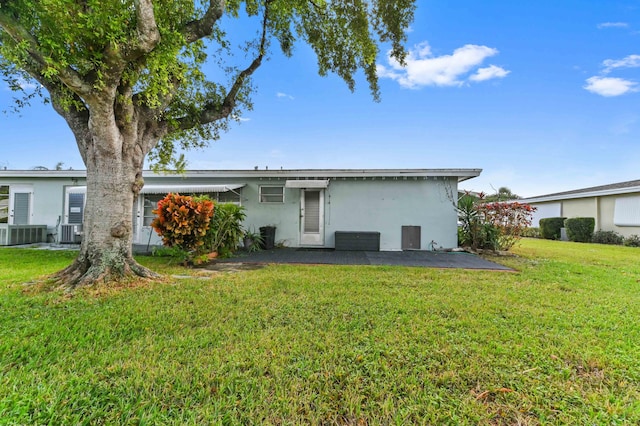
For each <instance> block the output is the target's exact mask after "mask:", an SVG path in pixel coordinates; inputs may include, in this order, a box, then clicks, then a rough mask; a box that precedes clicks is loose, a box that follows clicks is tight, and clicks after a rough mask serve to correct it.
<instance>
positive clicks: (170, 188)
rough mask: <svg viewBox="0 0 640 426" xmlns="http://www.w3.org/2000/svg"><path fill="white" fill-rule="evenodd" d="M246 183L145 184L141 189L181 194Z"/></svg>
mask: <svg viewBox="0 0 640 426" xmlns="http://www.w3.org/2000/svg"><path fill="white" fill-rule="evenodd" d="M243 186H244V183H225V184H220V185H145V186H143V187H142V189H141V190H140V193H141V194H168V193H170V192H177V193H180V194H197V193H204V192H229V191H234V192H235V190H236V189H239V188H242V187H243Z"/></svg>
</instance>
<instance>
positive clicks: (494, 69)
mask: <svg viewBox="0 0 640 426" xmlns="http://www.w3.org/2000/svg"><path fill="white" fill-rule="evenodd" d="M510 72H511V71H507V70H505V69H504V68H501V67H498V66H495V65H490V66H488V67H486V68H478V71H476V73H475V74H473V75H472V76H471V77H469V80H471V81H485V80H491V79H492V78H504V77H506V76H507V74H509V73H510Z"/></svg>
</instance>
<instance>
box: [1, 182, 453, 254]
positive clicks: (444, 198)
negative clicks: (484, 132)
mask: <svg viewBox="0 0 640 426" xmlns="http://www.w3.org/2000/svg"><path fill="white" fill-rule="evenodd" d="M72 176H75V177H72ZM72 176H66V177H60V178H57V177H52V176H46V177H37V178H34V177H33V176H25V177H19V178H14V177H10V178H3V177H1V176H0V184H1V185H7V184H8V185H32V187H33V199H32V209H31V211H32V217H31V220H30V223H31V224H36V225H47V227H48V233H49V234H50V237H51V239H52V240H54V241H59V235H58V234H59V233H60V227H57V225H58V224H59V223H62V224H65V223H67V222H66V213H67V212H66V211H65V210H66V209H67V206H66V200H67V193H66V191H67V189H68V188H70V187H77V186H83V185H85V182H86V180H85V178H84V177H83V176H81V175H80V173H76V174H73V175H72ZM304 178H309V177H308V176H307V177H304ZM325 178H326V179H329V185H328V187H327V188H325V189H322V191H324V204H323V207H324V209H323V210H324V218H323V224H324V235H323V237H324V241H323V244H322V245H321V246H322V247H328V248H332V247H334V246H335V232H336V231H352V232H353V231H374V232H380V249H381V250H400V249H401V243H402V240H401V237H402V226H420V228H421V239H420V248H421V249H423V250H430V249H432V248H434V247H441V248H453V247H456V246H457V216H456V212H455V208H454V201H453V200H452V195H451V194H456V193H457V187H458V177H457V176H392V177H389V176H387V177H380V176H368V175H367V176H364V177H331V176H329V177H326V176H325ZM295 179H298V178H297V177H296V176H294V175H292V174H291V173H289V174H286V175H284V176H282V177H278V176H266V177H259V176H255V175H254V176H250V174H249V176H246V177H245V176H244V175H240V174H238V175H233V176H232V177H224V176H222V177H212V176H210V175H207V174H206V173H203V174H202V175H199V174H197V173H194V174H193V175H191V176H190V177H188V178H186V179H185V178H181V177H178V176H163V175H150V176H149V175H147V176H145V183H146V184H147V185H185V184H188V185H216V184H218V185H220V184H243V185H244V186H243V187H242V188H241V189H239V190H238V192H240V194H241V197H240V203H241V205H242V206H243V207H244V208H245V212H246V220H245V222H244V227H245V228H247V229H250V230H255V231H258V230H259V228H260V227H263V226H275V227H276V235H275V240H276V242H278V243H282V244H284V245H286V246H289V247H298V246H300V235H301V230H300V221H301V219H300V217H301V210H300V208H301V193H302V191H304V190H303V189H300V188H286V187H285V184H286V181H287V180H295ZM317 179H320V178H317ZM260 186H282V187H283V188H284V202H282V203H264V202H260V199H259V193H260ZM143 196H144V195H143V194H141V196H140V197H139V199H138V201H137V204H136V205H134V209H133V212H132V214H133V219H134V243H135V244H141V245H147V244H149V245H158V244H161V240H160V238H159V236H157V235H156V233H155V232H154V231H153V230H152V229H151V227H149V226H143V222H142V220H143V199H142V198H143ZM56 237H57V238H56Z"/></svg>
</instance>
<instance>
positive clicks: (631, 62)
mask: <svg viewBox="0 0 640 426" xmlns="http://www.w3.org/2000/svg"><path fill="white" fill-rule="evenodd" d="M602 65H604V66H605V69H604V70H603V71H602V72H603V73H604V74H608V73H610V72H611V71H613V70H614V69H616V68H638V67H640V55H629V56H627V57H625V58H622V59H605V60H604V61H602Z"/></svg>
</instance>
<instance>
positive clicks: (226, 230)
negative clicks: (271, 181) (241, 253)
mask: <svg viewBox="0 0 640 426" xmlns="http://www.w3.org/2000/svg"><path fill="white" fill-rule="evenodd" d="M245 217H246V214H245V212H244V207H242V206H238V205H235V204H231V203H225V204H217V205H216V209H215V213H214V214H213V219H212V220H211V224H210V226H209V229H208V231H207V234H206V237H205V246H206V248H207V250H208V251H210V252H213V251H215V252H218V255H219V256H220V257H228V256H229V255H231V253H233V252H235V251H236V250H237V249H238V246H239V245H240V241H241V240H242V237H243V236H244V230H243V229H242V222H243V221H244V219H245Z"/></svg>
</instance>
